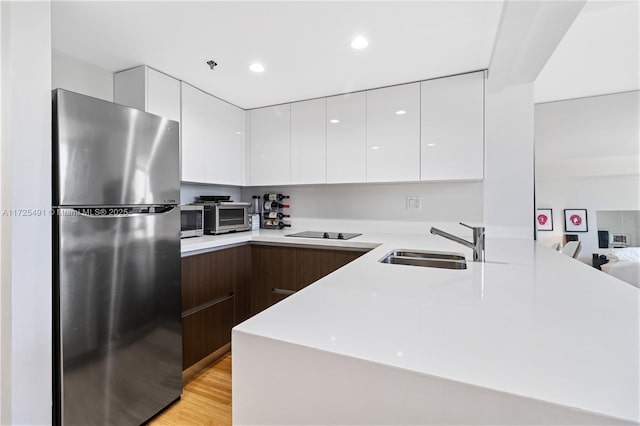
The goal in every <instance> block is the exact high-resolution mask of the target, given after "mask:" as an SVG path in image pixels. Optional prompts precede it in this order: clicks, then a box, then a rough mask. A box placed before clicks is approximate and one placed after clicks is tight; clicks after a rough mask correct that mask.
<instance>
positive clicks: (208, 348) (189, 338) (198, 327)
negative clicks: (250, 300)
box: [182, 296, 235, 369]
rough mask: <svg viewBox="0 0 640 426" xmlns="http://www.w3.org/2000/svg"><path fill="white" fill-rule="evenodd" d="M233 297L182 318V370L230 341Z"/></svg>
mask: <svg viewBox="0 0 640 426" xmlns="http://www.w3.org/2000/svg"><path fill="white" fill-rule="evenodd" d="M234 302H235V297H233V296H231V297H229V298H227V299H224V300H222V301H220V302H218V303H215V304H213V305H211V306H207V307H206V308H203V309H201V310H199V311H196V312H194V313H192V314H190V315H187V316H185V317H183V318H182V368H183V369H187V368H189V367H190V366H192V365H193V364H195V363H196V362H198V361H200V360H201V359H202V358H204V357H206V356H207V355H209V354H210V353H211V352H214V351H215V350H217V349H218V348H221V347H222V346H224V345H226V344H227V343H229V342H230V341H231V328H232V327H233V325H234V324H233V311H234Z"/></svg>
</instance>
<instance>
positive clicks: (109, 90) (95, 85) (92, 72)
mask: <svg viewBox="0 0 640 426" xmlns="http://www.w3.org/2000/svg"><path fill="white" fill-rule="evenodd" d="M52 53H53V55H52V58H51V60H52V63H51V67H52V68H51V88H52V89H67V90H71V91H72V92H77V93H82V94H83V95H88V96H93V97H95V98H100V99H104V100H106V101H111V102H113V72H111V71H108V70H105V69H103V68H100V67H98V66H96V65H93V64H90V63H88V62H85V61H83V60H81V59H78V58H75V57H73V56H69V55H67V54H66V53H63V52H60V51H59V50H55V49H54V50H53V51H52Z"/></svg>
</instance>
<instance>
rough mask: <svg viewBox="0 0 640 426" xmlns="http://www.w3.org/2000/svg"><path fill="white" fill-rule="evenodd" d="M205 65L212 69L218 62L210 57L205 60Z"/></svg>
mask: <svg viewBox="0 0 640 426" xmlns="http://www.w3.org/2000/svg"><path fill="white" fill-rule="evenodd" d="M207 65H209V67H211V69H214V68H215V67H216V66H217V65H218V63H217V62H216V61H214V60H211V59H210V60H208V61H207Z"/></svg>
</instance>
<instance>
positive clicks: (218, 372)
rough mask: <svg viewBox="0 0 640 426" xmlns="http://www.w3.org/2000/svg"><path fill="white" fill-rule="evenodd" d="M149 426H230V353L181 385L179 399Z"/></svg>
mask: <svg viewBox="0 0 640 426" xmlns="http://www.w3.org/2000/svg"><path fill="white" fill-rule="evenodd" d="M149 424H150V425H153V426H176V425H179V426H182V425H230V424H231V353H227V354H226V355H224V356H222V357H221V358H220V359H219V360H218V361H216V362H215V363H214V364H213V365H211V366H210V367H208V368H206V369H205V370H203V371H202V372H201V373H200V374H198V375H197V376H195V377H194V378H193V379H191V380H190V381H189V382H188V383H186V384H185V385H184V389H183V391H182V398H181V399H180V401H178V402H176V403H175V404H173V405H172V406H171V407H169V408H168V409H167V410H165V411H164V412H163V413H162V414H160V415H159V416H158V417H156V418H154V419H153V420H152V421H151V422H149Z"/></svg>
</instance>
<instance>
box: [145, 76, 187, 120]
mask: <svg viewBox="0 0 640 426" xmlns="http://www.w3.org/2000/svg"><path fill="white" fill-rule="evenodd" d="M147 112H150V113H151V114H156V115H159V116H161V117H166V118H168V119H169V120H173V121H177V122H180V81H179V80H176V79H175V78H172V77H169V76H168V75H166V74H162V73H161V72H158V71H156V70H153V69H151V68H148V67H147Z"/></svg>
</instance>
